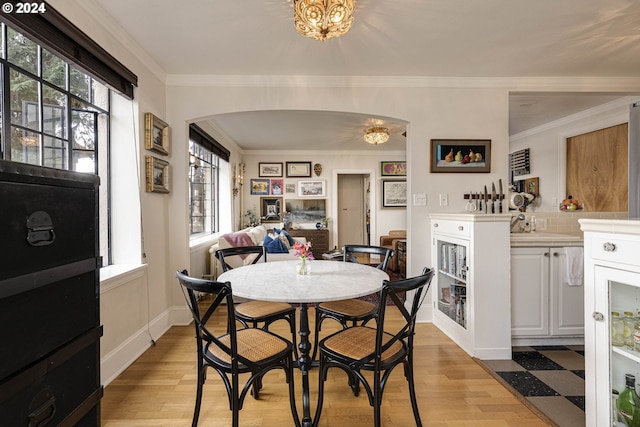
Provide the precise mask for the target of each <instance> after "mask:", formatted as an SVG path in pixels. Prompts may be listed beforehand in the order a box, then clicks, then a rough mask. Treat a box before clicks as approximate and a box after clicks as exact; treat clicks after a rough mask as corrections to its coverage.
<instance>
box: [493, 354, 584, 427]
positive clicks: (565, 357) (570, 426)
mask: <svg viewBox="0 0 640 427" xmlns="http://www.w3.org/2000/svg"><path fill="white" fill-rule="evenodd" d="M512 354H513V356H512V360H483V361H482V362H483V363H484V364H485V365H486V366H487V367H488V368H489V369H491V370H492V371H493V372H494V373H495V374H496V375H497V376H499V377H500V378H502V379H503V380H504V381H505V382H506V383H507V384H509V385H510V386H511V387H512V388H513V389H515V391H516V392H518V393H519V394H520V395H522V396H523V398H524V399H526V400H527V401H529V402H530V403H531V404H532V405H533V406H535V407H536V409H538V410H539V411H540V412H541V413H543V414H544V415H545V416H546V417H547V418H548V419H549V420H550V421H552V422H553V423H555V424H556V425H557V426H558V427H584V425H585V415H584V346H578V345H576V346H532V347H514V348H513V353H512Z"/></svg>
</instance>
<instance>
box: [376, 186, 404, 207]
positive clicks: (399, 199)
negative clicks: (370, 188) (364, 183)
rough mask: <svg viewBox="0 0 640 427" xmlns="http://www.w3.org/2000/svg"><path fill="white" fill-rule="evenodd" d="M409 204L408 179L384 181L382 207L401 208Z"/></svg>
mask: <svg viewBox="0 0 640 427" xmlns="http://www.w3.org/2000/svg"><path fill="white" fill-rule="evenodd" d="M406 206H407V181H405V180H402V181H400V180H397V181H382V207H384V208H400V207H406Z"/></svg>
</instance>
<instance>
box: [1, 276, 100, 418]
mask: <svg viewBox="0 0 640 427" xmlns="http://www.w3.org/2000/svg"><path fill="white" fill-rule="evenodd" d="M0 283H2V282H0ZM96 283H97V273H96V272H95V271H91V272H88V273H84V274H81V275H78V276H75V277H71V278H69V279H65V280H61V281H59V282H56V283H52V284H50V285H47V286H42V287H39V288H37V289H34V290H32V291H29V292H23V293H20V294H17V295H14V296H12V297H9V298H2V299H0V322H1V323H2V325H3V327H2V328H0V342H1V343H3V344H2V345H0V381H1V380H2V379H3V378H5V377H7V376H8V375H10V374H12V373H13V372H16V371H18V370H20V369H22V368H24V367H26V366H27V365H29V364H30V363H32V362H33V361H35V360H38V359H40V358H42V357H44V356H46V355H47V354H50V353H51V352H53V351H54V350H55V349H57V348H58V347H61V346H63V345H64V344H66V343H68V342H70V341H71V340H73V339H74V338H75V337H77V336H78V335H80V334H82V333H84V332H86V331H88V330H90V329H92V328H95V327H97V326H98V324H99V322H100V320H99V307H98V298H97V288H96ZM0 419H1V417H0Z"/></svg>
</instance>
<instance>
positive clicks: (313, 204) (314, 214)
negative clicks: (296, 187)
mask: <svg viewBox="0 0 640 427" xmlns="http://www.w3.org/2000/svg"><path fill="white" fill-rule="evenodd" d="M285 210H286V211H287V215H288V219H289V221H291V222H298V223H300V222H311V223H317V222H320V221H321V220H322V218H326V217H327V199H287V200H286V201H285Z"/></svg>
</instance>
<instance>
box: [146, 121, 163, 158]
mask: <svg viewBox="0 0 640 427" xmlns="http://www.w3.org/2000/svg"><path fill="white" fill-rule="evenodd" d="M144 147H145V148H146V149H147V150H152V151H155V152H157V153H160V154H163V155H165V156H166V155H167V154H169V125H168V124H167V123H165V122H164V121H162V120H160V119H159V118H158V117H156V116H154V115H153V114H152V113H145V114H144Z"/></svg>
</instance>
